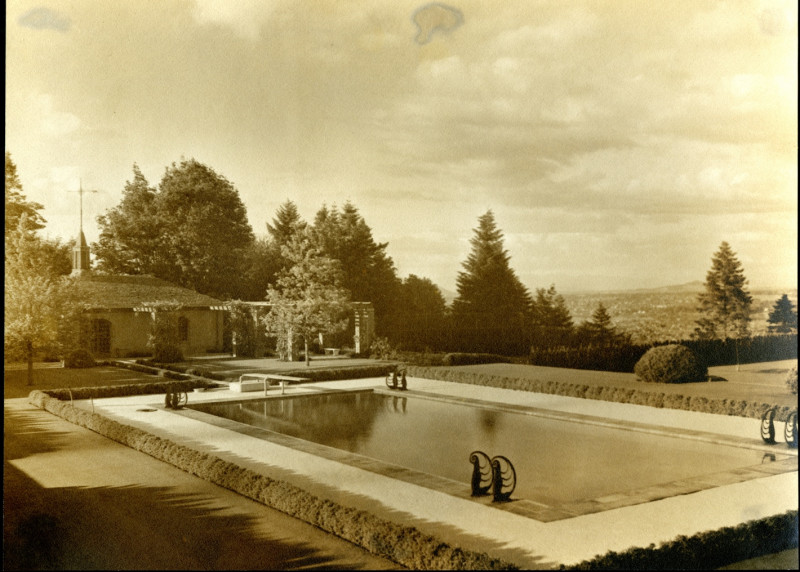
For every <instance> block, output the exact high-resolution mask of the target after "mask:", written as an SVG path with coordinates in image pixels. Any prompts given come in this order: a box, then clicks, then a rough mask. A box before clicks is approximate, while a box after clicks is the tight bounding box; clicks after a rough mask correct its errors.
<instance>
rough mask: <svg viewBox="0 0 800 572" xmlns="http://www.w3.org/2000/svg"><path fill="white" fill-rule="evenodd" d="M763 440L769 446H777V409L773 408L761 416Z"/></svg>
mask: <svg viewBox="0 0 800 572" xmlns="http://www.w3.org/2000/svg"><path fill="white" fill-rule="evenodd" d="M761 438H762V439H763V440H764V443H767V444H768V445H774V444H775V408H774V407H772V408H770V409H767V410H766V411H765V412H764V415H762V416H761Z"/></svg>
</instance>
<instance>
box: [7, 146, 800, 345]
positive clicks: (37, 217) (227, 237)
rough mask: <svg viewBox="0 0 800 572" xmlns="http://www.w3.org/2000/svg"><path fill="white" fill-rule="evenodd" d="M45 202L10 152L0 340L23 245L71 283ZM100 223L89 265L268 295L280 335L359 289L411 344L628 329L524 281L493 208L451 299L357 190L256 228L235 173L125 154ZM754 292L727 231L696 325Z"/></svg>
mask: <svg viewBox="0 0 800 572" xmlns="http://www.w3.org/2000/svg"><path fill="white" fill-rule="evenodd" d="M42 209H43V206H42V205H40V204H38V203H35V202H32V201H28V200H27V199H26V198H25V196H24V193H23V192H22V185H21V183H20V181H19V177H18V175H17V173H16V166H15V165H14V163H13V161H12V160H11V157H10V155H9V153H8V152H7V153H6V308H7V312H6V343H7V344H8V343H9V339H11V340H18V339H22V338H24V337H25V336H24V335H21V334H19V335H18V334H17V333H15V332H18V331H21V330H20V328H19V327H17V328H16V329H15V328H14V327H12V328H11V330H9V319H11V325H12V326H13V325H15V324H16V325H18V324H22V323H23V322H24V321H25V320H24V319H23V318H24V316H17V317H16V318H15V317H14V315H15V314H14V311H12V312H11V314H12V317H11V318H9V312H8V308H9V302H10V301H12V302H14V304H16V307H17V308H24V307H25V305H24V304H22V303H21V302H20V301H18V300H16V299H13V298H11V299H10V298H9V276H12V284H11V286H12V288H11V295H12V296H13V295H14V293H15V292H16V293H18V294H19V293H21V294H24V293H25V288H27V287H25V286H19V287H18V288H17V286H16V285H22V284H24V283H25V280H23V279H22V278H16V277H17V276H21V275H25V273H26V272H27V273H29V274H30V273H31V272H33V269H32V268H31V265H30V264H28V265H25V264H23V263H22V259H21V257H20V256H15V254H14V253H15V252H21V249H27V250H26V251H25V252H27V254H25V257H30V252H29V251H30V250H31V249H34V250H36V252H37V254H36V256H37V257H38V260H40V261H42V262H41V263H37V264H36V265H35V266H36V271H35V272H36V273H38V274H37V275H36V276H37V277H36V280H38V283H40V284H41V288H39V290H41V291H42V292H44V291H46V286H47V285H48V284H50V285H53V284H58V285H59V287H61V288H66V289H67V290H68V287H67V286H66V281H65V280H66V276H67V275H68V274H69V271H70V267H71V266H70V257H69V254H70V250H71V248H72V246H73V243H69V242H67V243H62V242H59V241H51V240H45V239H42V238H41V237H39V236H38V231H39V230H40V229H42V228H43V227H44V225H45V224H46V221H45V219H44V218H43V217H42V215H41V214H40V211H41V210H42ZM97 224H98V227H99V230H100V235H99V239H98V241H97V242H95V243H93V244H92V251H93V253H94V255H95V260H94V270H95V271H96V272H99V273H109V274H151V275H153V276H156V277H158V278H162V279H164V280H167V281H170V282H173V283H176V284H179V285H181V286H184V287H187V288H191V289H193V290H196V291H198V292H200V293H202V294H207V295H210V296H213V297H216V298H219V299H222V300H230V301H237V300H251V301H253V300H267V301H269V302H271V303H272V306H273V308H275V309H276V311H275V312H273V313H272V317H271V318H268V319H267V321H266V322H265V323H264V326H265V327H266V328H267V329H268V330H271V331H272V332H273V333H274V334H276V335H277V333H278V332H280V331H287V326H291V327H290V328H288V329H291V331H293V332H294V334H293V335H298V336H300V338H302V339H303V340H305V342H306V343H308V341H309V340H310V339H311V338H312V336H313V335H314V333H313V331H314V330H315V329H316V330H317V331H329V332H335V331H337V330H340V329H341V328H342V326H343V317H342V308H343V304H346V302H347V301H359V302H371V303H372V304H373V307H374V309H375V316H376V330H377V331H376V333H377V335H378V336H380V337H383V338H385V339H386V340H388V341H389V342H390V343H391V344H394V345H395V346H397V347H399V348H401V349H406V350H410V351H424V350H430V351H473V352H493V353H501V354H505V355H527V354H528V353H529V352H530V351H531V348H552V347H573V346H580V345H584V346H585V345H592V346H597V347H610V346H622V345H625V344H630V336H629V335H628V334H626V333H625V332H624V331H620V330H619V329H618V328H616V327H614V325H613V323H612V318H611V316H610V315H609V313H608V311H607V309H606V308H605V307H604V306H603V305H602V303H600V304H598V306H597V308H596V310H595V311H594V313H593V315H592V317H591V319H589V320H587V321H585V322H583V323H581V324H578V325H576V324H575V323H574V321H573V319H572V317H571V316H570V313H569V311H568V310H567V307H566V305H565V303H564V299H563V297H562V296H561V295H560V294H559V293H558V292H557V291H556V288H555V285H550V286H549V288H539V289H536V290H535V292H534V293H531V291H530V290H529V289H528V288H527V287H526V286H524V285H523V284H522V282H521V281H520V280H519V278H518V277H517V275H516V273H515V272H514V270H513V268H512V267H511V258H510V255H509V253H508V251H507V250H506V249H505V248H504V237H503V233H502V231H501V230H500V228H499V227H498V225H497V222H496V220H495V217H494V214H493V212H492V211H491V210H488V211H487V212H486V213H484V214H483V215H482V216H480V217H479V219H478V224H477V227H476V228H475V229H473V235H472V238H471V240H470V246H471V250H470V252H469V254H468V256H467V258H466V259H465V260H464V261H463V262H462V263H461V270H460V271H459V272H458V275H457V296H456V298H455V300H454V301H453V302H452V304H451V305H449V306H448V305H447V304H446V301H445V299H444V297H443V295H442V293H441V291H440V290H439V288H438V287H437V286H436V285H435V284H434V283H433V282H432V281H431V280H430V279H428V278H425V277H420V276H416V275H414V274H411V275H409V276H408V277H406V278H404V279H401V278H400V277H399V276H398V273H397V269H396V267H395V265H394V262H393V260H392V258H391V257H390V256H389V254H388V252H387V248H388V243H379V242H376V241H375V239H374V237H373V234H372V229H371V228H370V227H369V225H368V224H367V222H366V221H365V219H364V217H363V216H362V215H361V214H360V212H359V211H358V208H357V207H356V206H355V205H354V204H353V203H351V202H349V201H348V202H346V203H345V204H344V205H342V206H336V205H332V206H328V205H322V206H321V207H320V209H319V210H318V211H317V213H316V215H315V217H314V219H313V221H310V222H308V221H304V220H302V218H301V217H300V215H299V212H298V209H297V206H296V205H295V203H294V202H292V201H291V200H287V201H285V202H284V203H283V204H281V205H280V207H279V208H278V210H277V212H276V213H275V215H274V217H273V218H272V220H271V222H270V223H268V224H267V225H266V226H267V228H266V231H267V232H266V234H265V235H262V236H256V234H255V233H254V232H253V229H252V227H251V226H250V224H249V222H248V219H247V212H246V208H245V206H244V204H243V203H242V201H241V199H240V197H239V193H238V191H237V190H236V188H235V186H234V185H233V184H232V183H231V182H230V181H228V180H227V179H226V178H225V177H224V176H222V175H220V174H218V173H216V172H215V171H214V170H213V169H212V168H211V167H209V166H207V165H204V164H202V163H200V162H198V161H196V160H194V159H188V160H186V159H185V160H182V161H181V162H180V163H177V164H176V163H173V164H172V165H170V166H168V167H167V168H166V170H165V173H164V175H163V176H162V178H161V181H160V183H159V184H158V185H157V186H153V185H151V183H150V182H148V181H147V179H146V178H145V177H144V175H143V174H142V173H141V171H140V169H139V168H138V166H137V165H134V166H133V177H132V180H130V181H128V182H126V184H125V186H124V189H123V192H122V198H121V200H120V202H119V204H118V205H117V206H115V207H113V208H111V209H109V210H108V211H107V212H105V213H104V214H102V215H100V216H99V217H97ZM26 241H27V242H26ZM29 259H30V258H29ZM10 271H11V272H10ZM26 276H27V275H26ZM28 278H30V277H29V276H27V277H26V278H25V279H26V280H27V279H28ZM15 288H17V289H16V290H15ZM21 294H20V295H21ZM51 298H52V297H51ZM751 302H752V297H751V296H750V294H749V292H748V291H747V280H746V278H745V277H744V274H743V270H742V268H741V264H740V263H739V261H738V260H737V259H736V255H735V253H734V252H733V251H732V249H731V248H730V246H729V245H728V244H727V243H726V242H723V243H722V245H721V246H720V250H719V251H718V252H717V253H715V255H714V257H713V259H712V268H711V270H709V272H708V274H707V276H706V283H705V289H704V292H703V293H702V294H701V295H700V297H699V299H698V313H699V315H700V319H699V320H698V322H697V329H696V332H695V335H696V336H697V338H698V339H702V338H720V339H725V338H730V337H735V338H740V337H742V336H746V335H748V328H747V326H748V324H749V319H750V318H749V311H750V304H751ZM31 307H33V306H31ZM15 311H16V310H15ZM19 312H22V314H24V309H23V310H19ZM279 316H280V317H279ZM769 321H770V330H771V331H775V332H784V331H789V332H796V329H797V314H796V311H795V309H794V306H793V305H792V304H791V302H790V301H789V299H788V297H787V296H786V295H784V296H783V297H782V298H781V299H780V300H778V301H777V302H776V305H775V308H774V309H773V312H772V313H771V314H770V319H769ZM279 322H280V323H279ZM15 327H16V326H15ZM10 333H11V335H10ZM50 333H52V332H50ZM26 335H28V334H26ZM48 335H49V334H42V335H39V337H38V338H36V339H37V340H39V341H38V342H37V343H39V344H40V345H41V344H42V343H43V342H42V341H41V340H44V339H50V338H52V337H53V336H50V338H48ZM20 336H21V337H20ZM29 337H30V338H31V339H33V338H34V337H35V336H33V335H32V334H31V335H29ZM12 345H13V344H12ZM19 345H20V343H17V344H16V346H19ZM23 345H24V344H23ZM307 355H308V352H307Z"/></svg>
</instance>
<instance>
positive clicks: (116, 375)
mask: <svg viewBox="0 0 800 572" xmlns="http://www.w3.org/2000/svg"><path fill="white" fill-rule="evenodd" d="M203 361H204V364H203V365H205V366H210V367H209V369H219V368H222V369H225V370H231V369H232V366H233V365H234V364H233V363H232V362H231V360H230V358H223V359H221V360H220V363H219V364H215V362H214V361H211V360H203ZM251 361H252V362H253V363H250V362H248V361H241V362H237V363H236V364H235V365H237V366H239V367H245V368H247V366H251V367H250V369H254V370H255V369H263V366H264V364H263V363H255V362H256V360H251ZM258 361H259V362H264V360H258ZM272 361H274V360H272ZM361 361H366V360H361ZM270 363H271V362H270ZM312 363H314V362H312ZM323 363H324V362H319V363H314V365H315V366H317V367H322V366H323ZM343 363H345V362H344V361H338V362H337V361H333V360H331V361H330V362H328V363H324V366H328V367H331V366H333V365H341V364H343ZM346 363H348V365H352V363H351V362H350V361H346ZM215 365H216V368H215V367H214V366H215ZM287 365H294V364H287ZM258 366H261V367H258ZM796 366H797V360H785V361H779V362H769V363H757V364H743V365H741V366H740V367H739V368H738V370H737V368H736V367H735V366H720V367H712V368H709V374H710V375H711V376H712V379H715V380H716V381H711V382H703V383H681V384H662V383H658V384H656V383H644V382H641V381H638V380H637V379H636V376H635V375H634V374H632V373H612V372H603V371H588V370H576V369H563V368H554V367H540V366H529V365H516V364H504V363H497V364H482V365H472V366H457V367H455V368H454V369H459V370H465V371H474V372H479V373H487V374H490V375H500V376H504V377H516V378H522V379H539V380H552V381H561V382H570V383H576V384H586V385H596V386H606V387H623V388H632V389H638V390H641V391H650V392H652V391H658V392H664V393H676V394H681V395H689V396H702V397H707V398H717V399H736V400H745V401H753V402H760V403H770V404H773V405H781V406H788V407H795V406H796V405H797V396H796V395H792V394H791V393H790V392H789V391H788V389H787V387H786V376H787V374H788V372H789V369H790V368H792V367H796ZM297 367H302V364H300V365H299V366H297ZM33 377H34V385H33V386H29V385H26V381H27V379H26V378H27V372H26V370H25V369H24V368H23V367H19V366H16V367H12V368H9V369H5V370H4V391H3V396H4V398H5V399H10V398H15V397H27V396H28V394H29V393H30V392H31V391H33V390H34V389H57V388H63V387H97V386H104V385H123V384H135V383H149V382H153V381H154V380H157V379H158V378H157V377H155V376H152V375H149V374H145V373H139V372H134V371H130V370H127V369H122V368H116V367H111V366H98V367H94V368H89V369H64V368H61V367H57V364H36V369H34V372H33Z"/></svg>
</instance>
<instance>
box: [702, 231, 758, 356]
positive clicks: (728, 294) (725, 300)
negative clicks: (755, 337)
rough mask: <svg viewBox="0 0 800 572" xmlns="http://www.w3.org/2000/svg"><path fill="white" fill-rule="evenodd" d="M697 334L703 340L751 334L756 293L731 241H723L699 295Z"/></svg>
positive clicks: (737, 337)
mask: <svg viewBox="0 0 800 572" xmlns="http://www.w3.org/2000/svg"><path fill="white" fill-rule="evenodd" d="M698 301H699V303H700V304H699V306H698V308H697V310H698V311H699V312H700V313H701V316H702V317H701V318H700V319H699V320H697V322H696V323H697V327H696V328H695V337H698V338H701V339H709V338H711V339H714V338H718V339H721V340H725V339H728V338H733V339H739V338H741V337H744V336H747V335H748V326H749V323H750V306H751V304H752V302H753V298H752V296H750V293H749V292H748V290H747V279H746V278H745V276H744V270H743V269H742V264H741V262H739V260H738V259H737V258H736V254H735V253H734V252H733V250H732V249H731V247H730V245H729V244H728V243H727V242H723V243H722V244H721V245H720V247H719V250H718V251H717V252H716V253H715V254H714V256H713V258H712V259H711V269H710V270H709V271H708V273H707V274H706V282H705V290H704V291H703V292H702V293H701V294H700V295H699V296H698Z"/></svg>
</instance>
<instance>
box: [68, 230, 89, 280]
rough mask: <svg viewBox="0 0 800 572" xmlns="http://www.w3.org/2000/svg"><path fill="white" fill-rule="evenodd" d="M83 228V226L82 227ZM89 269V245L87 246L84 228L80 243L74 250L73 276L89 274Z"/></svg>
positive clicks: (79, 235) (79, 239)
mask: <svg viewBox="0 0 800 572" xmlns="http://www.w3.org/2000/svg"><path fill="white" fill-rule="evenodd" d="M81 226H83V225H81ZM90 270H91V269H90V268H89V245H88V244H86V237H85V236H84V235H83V228H81V231H80V233H79V234H78V242H77V243H76V245H75V248H73V249H72V275H73V276H75V275H79V274H85V273H88V272H89V271H90Z"/></svg>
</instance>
